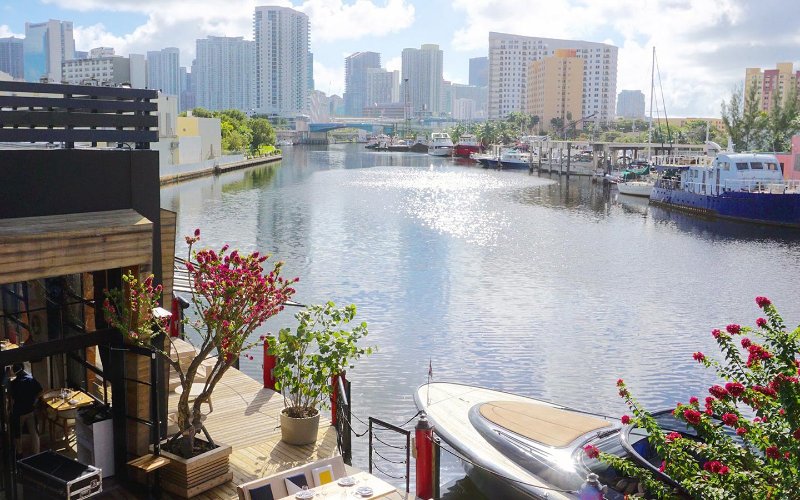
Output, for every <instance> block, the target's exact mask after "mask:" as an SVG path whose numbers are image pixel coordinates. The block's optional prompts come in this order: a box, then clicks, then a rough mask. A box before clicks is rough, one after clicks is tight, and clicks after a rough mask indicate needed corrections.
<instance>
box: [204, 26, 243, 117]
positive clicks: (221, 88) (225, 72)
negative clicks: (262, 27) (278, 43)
mask: <svg viewBox="0 0 800 500" xmlns="http://www.w3.org/2000/svg"><path fill="white" fill-rule="evenodd" d="M254 58H255V44H254V42H251V41H248V40H245V39H244V38H242V37H240V36H238V37H224V36H210V37H208V38H205V39H200V40H197V57H196V59H195V64H194V70H193V71H192V77H193V78H194V85H195V99H196V101H197V106H199V107H201V108H206V109H210V110H213V111H219V110H223V109H238V110H241V111H244V112H245V113H249V112H250V111H251V110H252V109H253V107H254V105H253V83H254V82H253V78H252V75H253V62H254Z"/></svg>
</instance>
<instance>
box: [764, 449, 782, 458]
mask: <svg viewBox="0 0 800 500" xmlns="http://www.w3.org/2000/svg"><path fill="white" fill-rule="evenodd" d="M764 451H765V453H766V454H767V457H768V458H773V459H776V460H777V459H779V458H781V452H780V451H779V450H778V447H777V446H775V445H773V446H768V447H767V449H766V450H764Z"/></svg>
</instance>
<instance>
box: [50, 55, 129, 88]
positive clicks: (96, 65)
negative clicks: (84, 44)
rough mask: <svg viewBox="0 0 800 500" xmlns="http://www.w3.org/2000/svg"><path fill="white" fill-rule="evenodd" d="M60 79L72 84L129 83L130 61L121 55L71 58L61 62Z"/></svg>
mask: <svg viewBox="0 0 800 500" xmlns="http://www.w3.org/2000/svg"><path fill="white" fill-rule="evenodd" d="M60 81H62V82H67V83H69V84H72V85H122V84H130V83H131V63H130V60H129V59H128V58H127V57H122V56H102V57H92V58H89V59H71V60H69V61H64V62H63V63H62V65H61V78H60ZM131 86H133V85H131Z"/></svg>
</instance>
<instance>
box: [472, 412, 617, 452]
mask: <svg viewBox="0 0 800 500" xmlns="http://www.w3.org/2000/svg"><path fill="white" fill-rule="evenodd" d="M480 413H481V416H482V417H483V418H485V419H486V420H488V421H490V422H492V423H493V424H495V425H498V426H500V427H503V428H505V429H507V430H509V431H511V432H514V433H516V434H519V435H520V436H525V437H527V438H528V439H532V440H534V441H538V442H540V443H542V444H545V445H548V446H555V447H557V448H563V447H565V446H568V445H569V444H570V443H572V442H573V441H575V440H576V439H577V438H579V437H581V436H582V435H584V434H586V433H589V432H592V431H595V430H598V429H602V428H603V427H610V426H611V424H610V423H609V422H607V421H606V420H603V419H600V418H597V417H593V416H591V415H584V414H581V413H577V412H574V411H570V410H563V409H560V408H553V407H550V406H545V405H539V404H535V403H522V402H516V401H490V402H488V403H483V404H482V405H481V406H480Z"/></svg>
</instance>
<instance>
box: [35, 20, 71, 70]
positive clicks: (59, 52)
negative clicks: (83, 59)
mask: <svg viewBox="0 0 800 500" xmlns="http://www.w3.org/2000/svg"><path fill="white" fill-rule="evenodd" d="M22 48H23V57H24V60H25V62H24V68H25V80H26V81H28V82H38V81H40V80H41V79H42V78H47V79H48V80H49V81H51V82H60V81H61V63H63V62H64V61H68V60H70V59H75V39H74V38H73V36H72V22H70V21H63V22H62V21H57V20H53V19H51V20H49V21H47V22H44V23H25V41H24V42H23V43H22Z"/></svg>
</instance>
